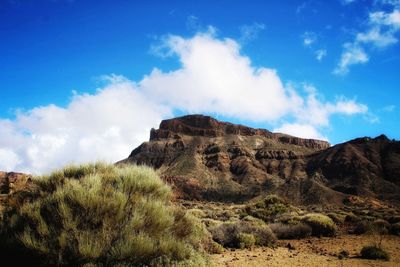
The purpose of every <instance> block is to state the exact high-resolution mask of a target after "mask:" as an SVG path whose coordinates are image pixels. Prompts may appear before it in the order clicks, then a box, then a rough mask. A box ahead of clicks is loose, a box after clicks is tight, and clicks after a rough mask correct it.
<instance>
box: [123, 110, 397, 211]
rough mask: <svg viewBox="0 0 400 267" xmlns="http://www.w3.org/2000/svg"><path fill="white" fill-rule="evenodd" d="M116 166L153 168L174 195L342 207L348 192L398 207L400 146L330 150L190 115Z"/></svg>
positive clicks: (367, 143)
mask: <svg viewBox="0 0 400 267" xmlns="http://www.w3.org/2000/svg"><path fill="white" fill-rule="evenodd" d="M118 164H146V165H150V166H152V167H154V168H156V169H157V170H158V172H159V174H160V176H161V177H162V178H163V179H164V180H165V181H167V182H168V183H170V184H171V185H172V186H173V187H174V189H175V191H176V194H177V197H179V198H184V199H194V200H211V201H228V202H240V201H245V200H249V199H251V198H254V197H258V196H263V195H265V194H271V193H275V194H278V195H280V196H281V197H284V198H286V199H287V200H288V201H290V202H292V203H294V204H300V205H309V204H322V205H341V204H342V203H343V201H344V200H345V199H347V198H348V197H349V196H350V195H360V196H366V197H371V198H378V199H381V200H387V201H391V202H392V201H394V202H397V203H398V202H400V184H399V176H400V142H398V141H393V140H389V139H387V138H386V137H385V136H379V137H377V138H360V139H355V140H352V141H349V142H347V143H343V144H339V145H335V146H333V147H331V146H330V144H329V143H327V142H325V141H321V140H314V139H302V138H297V137H294V136H290V135H285V134H281V133H272V132H270V131H268V130H264V129H254V128H250V127H246V126H243V125H236V124H232V123H227V122H221V121H218V120H216V119H214V118H212V117H209V116H203V115H188V116H183V117H179V118H174V119H169V120H163V121H162V122H161V123H160V127H159V129H152V130H151V132H150V140H149V141H148V142H144V143H143V144H141V145H140V146H139V147H137V148H135V149H134V150H133V151H132V153H131V154H130V155H129V157H128V158H126V159H124V160H122V161H120V162H118Z"/></svg>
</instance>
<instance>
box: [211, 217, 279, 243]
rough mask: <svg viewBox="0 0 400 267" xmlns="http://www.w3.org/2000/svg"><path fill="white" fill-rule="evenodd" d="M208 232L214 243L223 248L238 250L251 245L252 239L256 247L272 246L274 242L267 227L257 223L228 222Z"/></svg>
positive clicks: (273, 236)
mask: <svg viewBox="0 0 400 267" xmlns="http://www.w3.org/2000/svg"><path fill="white" fill-rule="evenodd" d="M209 230H210V232H211V235H212V238H213V239H214V241H215V242H217V243H219V244H221V245H222V246H224V247H233V248H240V247H242V246H248V244H251V245H253V244H252V243H253V242H252V239H253V238H254V244H255V245H258V246H272V245H274V244H275V242H276V237H275V235H274V234H273V233H272V231H271V229H270V228H269V227H268V225H266V224H264V223H259V222H250V221H238V222H235V223H232V222H228V223H223V224H221V225H219V226H215V227H212V228H210V229H209ZM243 234H247V235H243ZM250 235H252V237H250Z"/></svg>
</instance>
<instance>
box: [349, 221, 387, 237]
mask: <svg viewBox="0 0 400 267" xmlns="http://www.w3.org/2000/svg"><path fill="white" fill-rule="evenodd" d="M389 230H390V224H389V223H388V222H387V221H385V220H382V219H378V220H375V221H373V222H371V221H366V220H364V221H361V222H359V223H357V225H356V226H355V228H354V230H353V233H354V234H356V235H362V234H380V235H384V234H388V233H389Z"/></svg>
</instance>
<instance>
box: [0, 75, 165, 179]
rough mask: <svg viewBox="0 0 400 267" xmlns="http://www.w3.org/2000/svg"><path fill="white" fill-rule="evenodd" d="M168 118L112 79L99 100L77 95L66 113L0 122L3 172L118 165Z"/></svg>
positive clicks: (50, 111)
mask: <svg viewBox="0 0 400 267" xmlns="http://www.w3.org/2000/svg"><path fill="white" fill-rule="evenodd" d="M168 114H170V110H169V109H168V108H165V107H161V106H157V105H155V104H154V103H152V102H149V100H148V99H147V98H146V97H145V96H143V94H141V93H140V92H138V90H137V89H136V87H135V85H134V84H133V83H131V82H129V81H123V80H121V79H115V77H114V78H113V79H112V80H111V81H110V84H109V85H108V86H106V87H104V88H102V89H99V90H98V91H97V92H96V93H95V94H92V95H90V94H82V95H78V94H76V95H74V96H73V99H72V100H71V102H70V103H69V105H68V106H67V107H65V108H63V107H58V106H55V105H49V106H43V107H37V108H34V109H32V110H30V111H28V112H24V113H19V114H17V117H16V119H15V120H12V121H10V120H0V136H1V138H0V149H1V150H0V169H3V170H8V171H10V170H18V171H24V172H33V173H41V172H43V171H48V170H50V169H52V168H55V167H59V166H62V165H64V164H67V163H72V162H87V161H92V160H106V161H116V160H118V159H122V158H124V157H126V156H127V155H128V154H129V153H130V151H131V149H132V146H134V145H137V144H139V143H140V142H142V141H143V140H146V139H148V133H149V130H150V128H151V127H154V126H157V125H158V123H159V121H160V120H161V119H162V118H163V116H166V115H168ZM4 158H7V160H4Z"/></svg>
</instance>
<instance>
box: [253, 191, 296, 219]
mask: <svg viewBox="0 0 400 267" xmlns="http://www.w3.org/2000/svg"><path fill="white" fill-rule="evenodd" d="M267 199H268V200H267ZM276 201H277V200H276V198H275V197H271V199H270V198H266V199H265V200H264V202H258V203H256V204H252V205H248V206H246V207H245V212H246V213H247V214H248V215H251V216H253V217H256V218H259V219H261V220H264V221H266V222H267V221H270V220H272V219H273V218H274V217H276V216H277V215H279V214H283V213H285V212H287V211H289V206H288V205H286V204H283V203H279V202H276ZM267 203H269V204H267Z"/></svg>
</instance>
